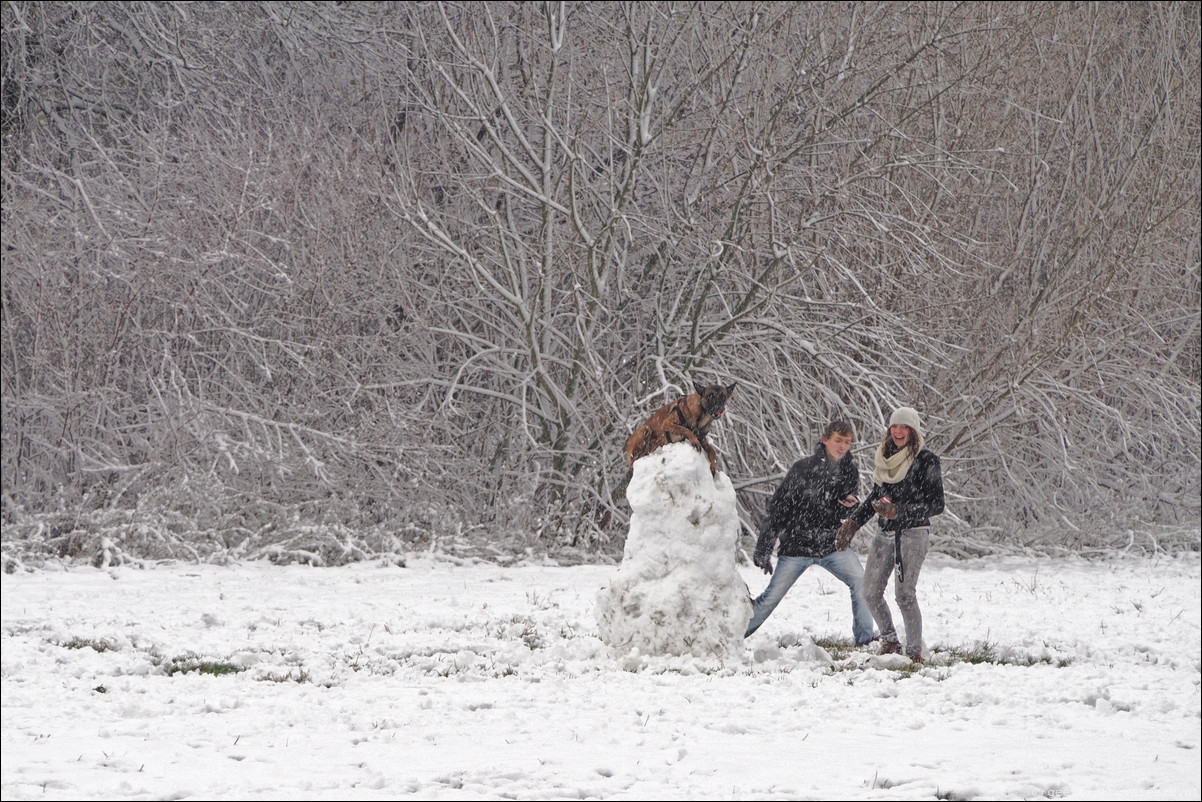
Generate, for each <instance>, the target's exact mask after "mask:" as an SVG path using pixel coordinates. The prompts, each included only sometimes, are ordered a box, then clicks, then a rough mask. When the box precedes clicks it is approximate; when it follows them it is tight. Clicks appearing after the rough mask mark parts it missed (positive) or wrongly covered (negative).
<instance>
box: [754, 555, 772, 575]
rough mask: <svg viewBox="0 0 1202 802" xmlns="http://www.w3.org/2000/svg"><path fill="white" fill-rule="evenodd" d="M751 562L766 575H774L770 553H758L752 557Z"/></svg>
mask: <svg viewBox="0 0 1202 802" xmlns="http://www.w3.org/2000/svg"><path fill="white" fill-rule="evenodd" d="M751 562H752V563H753V564H754V565H755V567H756V568H759V569H760V570H762V571H763V572H764V573H765V574H771V573H772V555H771V554H769V553H768V552H764V553H760V552H758V551H757V552H756V553H755V554H753V555H751Z"/></svg>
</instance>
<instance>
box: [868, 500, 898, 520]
mask: <svg viewBox="0 0 1202 802" xmlns="http://www.w3.org/2000/svg"><path fill="white" fill-rule="evenodd" d="M872 508H873V509H874V510H876V512H877V515H879V516H881V517H882V518H888V519H889V520H893V519H894V518H896V517H897V505H896V504H894V503H893V502H892V501H890V500H889V499H887V498H882V499H877V500H876V501H874V502H872Z"/></svg>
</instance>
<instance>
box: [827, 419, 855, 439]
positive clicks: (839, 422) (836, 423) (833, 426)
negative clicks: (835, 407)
mask: <svg viewBox="0 0 1202 802" xmlns="http://www.w3.org/2000/svg"><path fill="white" fill-rule="evenodd" d="M832 434H841V435H844V436H846V437H851V438H853V439H854V438H855V436H856V433H855V430H854V429H852V428H851V423H850V422H849V421H848V420H847V419H846V418H835V419H834V420H833V421H831V422H830V423H828V424H827V425H826V431H824V432H823V433H822V439H823V440H825V439H826V438H828V437H830V436H831V435H832Z"/></svg>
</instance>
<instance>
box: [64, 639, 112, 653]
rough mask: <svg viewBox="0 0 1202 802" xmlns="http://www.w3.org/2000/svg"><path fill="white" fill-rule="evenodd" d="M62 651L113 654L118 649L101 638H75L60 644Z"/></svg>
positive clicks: (110, 642)
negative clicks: (89, 651) (75, 650)
mask: <svg viewBox="0 0 1202 802" xmlns="http://www.w3.org/2000/svg"><path fill="white" fill-rule="evenodd" d="M59 646H62V647H63V648H64V649H95V650H96V651H98V652H115V651H117V650H118V649H119V648H120V647H119V646H118V645H117V644H115V643H113V642H112V641H110V640H104V639H103V638H100V639H97V638H81V637H79V636H76V637H74V638H72V639H71V640H69V641H66V642H64V643H60V644H59Z"/></svg>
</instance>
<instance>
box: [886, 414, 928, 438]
mask: <svg viewBox="0 0 1202 802" xmlns="http://www.w3.org/2000/svg"><path fill="white" fill-rule="evenodd" d="M898 423H900V424H903V425H905V426H909V427H910V428H911V429H913V430H914V432H915V434H917V435H918V436H919V437H922V421H921V420H919V418H918V411H917V410H915V409H914V408H913V407H898V408H897V409H895V410H893V414H892V415H891V416H889V425H890V426H893V425H895V424H898Z"/></svg>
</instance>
